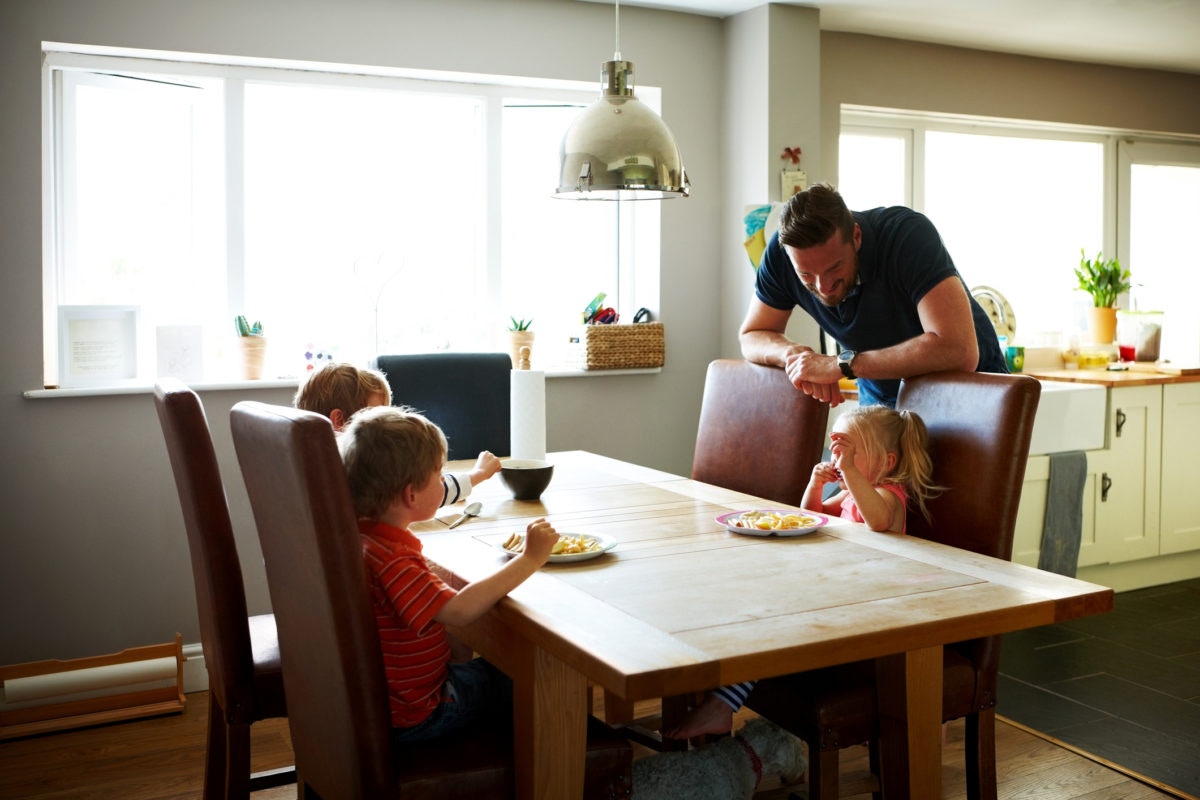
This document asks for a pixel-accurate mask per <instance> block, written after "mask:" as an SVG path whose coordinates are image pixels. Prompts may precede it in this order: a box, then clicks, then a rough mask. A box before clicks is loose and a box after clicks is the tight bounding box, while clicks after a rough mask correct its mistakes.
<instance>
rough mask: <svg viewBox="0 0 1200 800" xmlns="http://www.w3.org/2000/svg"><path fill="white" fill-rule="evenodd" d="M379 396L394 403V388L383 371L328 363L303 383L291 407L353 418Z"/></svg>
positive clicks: (387, 402) (326, 415)
mask: <svg viewBox="0 0 1200 800" xmlns="http://www.w3.org/2000/svg"><path fill="white" fill-rule="evenodd" d="M377 394H382V395H383V396H384V397H385V398H387V400H386V403H385V404H389V405H390V404H391V402H392V387H391V386H389V385H388V382H387V378H385V377H384V375H383V373H382V372H378V371H376V370H373V369H361V368H359V367H356V366H354V365H353V364H326V365H325V366H323V367H321V368H319V369H317V370H316V371H315V372H313V373H312V374H311V375H309V376H308V379H307V380H305V381H304V383H302V384H300V388H299V389H297V390H296V397H295V399H294V400H293V401H292V405H294V406H295V407H296V408H302V409H304V410H305V411H315V412H316V413H318V414H320V415H321V416H323V417H328V416H331V415H332V414H333V412H334V410H335V409H336V410H339V411H341V412H342V413H343V414H345V415H346V416H347V417H350V416H351V415H352V414H354V412H356V411H358V410H359V409H361V408H366V407H367V404H368V403H369V402H370V401H371V397H372V395H377Z"/></svg>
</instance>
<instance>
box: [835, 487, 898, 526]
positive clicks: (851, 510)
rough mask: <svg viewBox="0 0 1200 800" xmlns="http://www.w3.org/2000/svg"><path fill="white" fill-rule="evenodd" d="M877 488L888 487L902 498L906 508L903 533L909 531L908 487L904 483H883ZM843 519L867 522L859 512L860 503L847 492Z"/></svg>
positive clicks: (843, 503) (843, 507)
mask: <svg viewBox="0 0 1200 800" xmlns="http://www.w3.org/2000/svg"><path fill="white" fill-rule="evenodd" d="M877 488H880V489H887V490H888V491H889V492H891V493H892V494H894V495H896V497H899V498H900V506H901V508H903V509H904V527H903V528H901V529H900V532H901V533H908V489H906V488H904V484H902V483H881V484H880V485H879V486H878V487H877ZM842 519H850V520H854V521H855V522H865V521H866V520H864V519H863V518H862V514H860V513H858V503H856V502H854V497H853V496H852V495H850V494H847V495H846V497H845V498H844V499H843V500H842Z"/></svg>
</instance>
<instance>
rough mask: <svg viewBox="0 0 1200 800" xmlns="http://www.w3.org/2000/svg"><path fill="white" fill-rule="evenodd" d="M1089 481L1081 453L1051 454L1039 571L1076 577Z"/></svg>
mask: <svg viewBox="0 0 1200 800" xmlns="http://www.w3.org/2000/svg"><path fill="white" fill-rule="evenodd" d="M1086 480H1087V454H1086V453H1084V452H1083V451H1082V450H1072V451H1069V452H1065V453H1051V454H1050V478H1049V480H1048V481H1047V485H1046V516H1045V517H1044V518H1043V521H1042V553H1041V556H1040V557H1039V558H1038V569H1043V570H1046V571H1047V572H1056V573H1058V574H1059V575H1066V576H1068V577H1071V578H1074V577H1075V569H1076V567H1077V566H1078V565H1079V540H1080V539H1081V538H1082V536H1083V485H1084V482H1085V481H1086Z"/></svg>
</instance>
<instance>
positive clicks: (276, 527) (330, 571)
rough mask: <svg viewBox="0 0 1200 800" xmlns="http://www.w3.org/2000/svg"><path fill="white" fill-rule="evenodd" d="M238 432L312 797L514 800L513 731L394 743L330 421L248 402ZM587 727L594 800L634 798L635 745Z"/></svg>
mask: <svg viewBox="0 0 1200 800" xmlns="http://www.w3.org/2000/svg"><path fill="white" fill-rule="evenodd" d="M231 424H232V427H233V440H234V447H235V449H236V450H237V454H238V461H239V463H240V465H241V469H242V476H243V477H244V479H245V481H246V488H247V489H248V491H249V495H250V504H251V507H252V508H253V510H254V518H255V520H256V522H257V524H258V535H259V539H260V541H261V542H262V548H263V556H264V558H265V560H266V569H267V587H268V589H269V590H270V593H271V603H272V605H273V606H274V608H275V615H276V619H277V620H278V623H279V644H280V648H281V651H282V654H283V679H284V684H285V686H286V688H287V695H288V725H289V727H290V729H291V733H292V746H293V749H294V750H295V754H296V767H297V771H298V773H299V778H300V792H301V796H303V797H306V798H310V799H311V798H326V799H327V800H332V799H333V798H337V800H353V798H362V800H379V799H380V798H386V797H403V798H405V800H421V799H422V798H429V799H430V800H434V799H436V800H453V798H463V800H467V798H470V799H471V800H477V798H493V797H494V798H509V797H512V795H513V793H514V791H515V790H514V783H513V781H514V776H513V755H512V731H511V730H510V729H507V728H506V729H505V730H501V731H495V730H487V729H477V730H471V731H469V732H466V733H464V734H462V735H460V736H455V737H451V738H446V739H441V740H436V741H433V742H426V743H420V744H405V745H402V746H400V747H396V748H394V747H393V744H392V737H391V720H390V714H389V710H388V699H387V686H386V680H385V677H384V670H383V656H382V653H381V650H380V645H379V635H378V631H377V630H376V627H375V617H374V614H373V613H372V610H371V602H370V598H369V595H368V590H367V582H366V577H365V574H364V566H363V559H362V544H361V540H360V537H359V535H358V529H357V524H356V520H355V515H354V507H353V503H352V501H351V499H350V490H349V487H348V486H347V484H346V478H345V473H344V472H343V470H342V462H341V459H340V457H339V455H338V450H337V445H336V444H335V442H334V435H333V428H332V426H331V425H330V423H329V420H327V419H326V418H325V417H322V416H320V415H318V414H312V413H309V412H305V411H300V410H297V409H293V408H288V407H284V406H270V405H264V404H262V403H254V402H246V401H244V402H241V403H238V404H237V405H236V406H235V407H234V408H233V411H232V413H231ZM589 723H590V724H591V726H592V727H590V728H589V736H588V754H587V761H586V786H585V796H586V797H590V798H609V797H625V796H628V794H629V793H630V790H631V786H632V784H631V781H632V748H631V747H630V745H629V743H628V742H627V741H625V739H624V738H623V737H621V736H619V735H618V734H616V733H614V732H613V731H611V730H609V729H608V728H607V726H604V725H602V724H600V723H598V722H596V721H594V720H589Z"/></svg>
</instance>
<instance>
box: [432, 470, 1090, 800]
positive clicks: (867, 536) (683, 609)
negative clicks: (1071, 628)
mask: <svg viewBox="0 0 1200 800" xmlns="http://www.w3.org/2000/svg"><path fill="white" fill-rule="evenodd" d="M547 458H548V460H549V461H551V462H552V463H553V464H554V475H553V479H552V481H551V483H550V485H549V487H548V488H547V489H546V490H545V492H544V493H543V494H542V496H541V498H540V499H539V500H535V501H518V500H514V499H512V495H511V493H510V492H509V491H508V489H507V488H506V487H505V486H504V485H503V483H502V482H501V480H500V477H499V476H497V477H495V478H492V479H490V480H488V481H486V482H484V483H482V484H480V485H479V486H477V487H475V489H474V491H473V492H472V495H471V498H470V499H471V500H479V501H481V502H482V504H483V508H482V511H481V513H480V514H479V516H478V517H477V518H473V519H471V520H469V521H468V522H466V523H465V524H463V525H461V526H460V527H458V528H455V529H454V530H447V526H448V524H449V523H450V522H451V521H452V520H453V519H455V518H456V517H457V516H458V514H459V511H460V508H461V507H457V508H449V509H443V511H442V512H441V513H440V514H439V516H438V518H437V519H435V520H430V521H428V522H425V523H421V524H419V525H416V526H414V528H413V530H414V531H415V532H416V533H417V534H418V535H419V536H420V538H421V540H422V542H423V545H424V551H425V555H426V558H427V559H428V560H429V561H430V562H431V563H432V564H433V565H434V566H435V569H437V570H438V571H439V572H440V573H441V574H442V575H443V577H444V578H445V579H446V580H448V581H449V582H450V583H451V584H452V585H455V586H462V585H463V584H465V583H467V582H470V581H472V580H476V579H478V578H480V577H482V576H484V575H487V574H490V573H491V572H493V571H494V570H496V569H497V568H498V567H499V566H500V565H501V564H502V563H504V561H505V560H506V559H508V558H509V557H510V556H509V555H508V554H507V552H506V551H504V550H503V549H502V548H501V544H502V543H503V542H504V540H505V539H507V538H508V536H509V535H510V534H512V533H514V532H523V531H524V528H525V526H526V524H527V523H528V522H530V521H532V520H534V519H537V518H538V517H545V518H547V519H548V520H550V521H551V523H552V524H553V525H554V526H555V528H556V529H557V530H558V531H559V533H560V534H590V535H594V536H601V537H605V538H606V539H608V540H611V541H613V542H615V546H614V547H613V549H612V550H610V551H609V552H606V553H604V554H603V555H600V556H598V557H595V558H592V559H589V560H583V561H575V562H571V563H558V564H547V565H546V566H544V567H543V568H542V569H540V570H539V571H538V572H537V573H536V574H535V575H534V576H533V577H531V578H530V579H529V580H527V581H526V582H525V583H523V584H522V585H521V586H519V587H518V588H517V589H515V590H514V591H513V592H512V593H511V594H510V595H509V596H508V597H507V598H505V599H504V600H502V601H501V602H500V603H499V604H497V605H496V607H495V608H494V609H492V610H491V611H490V612H488V613H487V614H486V615H485V616H484V617H483V618H481V619H480V620H478V621H477V622H475V623H473V624H471V625H469V626H466V627H464V628H456V629H454V630H453V632H454V633H455V634H456V635H457V636H459V637H460V638H461V639H463V640H464V641H465V642H467V643H468V644H469V645H471V646H472V647H473V648H474V649H475V651H476V652H477V653H479V654H481V655H482V656H484V657H486V658H487V659H489V660H490V661H492V662H493V663H495V664H496V665H497V666H498V667H500V668H501V669H503V670H504V671H505V672H506V673H507V674H508V675H509V676H510V677H511V678H512V679H513V692H514V736H515V757H516V782H517V787H516V788H517V796H518V797H521V798H539V799H540V800H565V799H566V798H578V797H582V794H583V780H584V753H585V747H586V726H587V713H588V708H589V703H588V699H589V696H590V692H591V687H592V686H598V687H602V688H603V689H604V690H605V692H606V693H607V694H608V695H611V696H612V697H614V698H617V699H620V700H623V701H625V702H627V703H633V702H635V701H639V700H650V699H657V698H663V697H675V696H680V695H685V694H688V693H694V692H701V691H705V690H709V689H713V688H715V687H718V686H722V685H725V684H729V683H734V682H738V681H746V680H753V679H761V678H768V677H774V676H778V675H785V674H788V673H792V672H798V671H802V670H810V669H816V668H818V667H826V666H831V665H836V664H842V663H848V662H851V661H858V660H861V659H868V658H869V659H877V660H878V661H877V663H879V664H880V665H881V669H880V670H878V672H879V674H881V675H884V674H886V675H888V676H891V677H890V679H889V680H888V681H886V682H885V683H883V684H881V685H880V687H879V691H880V710H881V715H885V716H886V717H887V720H886V721H887V723H888V724H887V727H886V728H884V729H883V731H884V732H883V734H882V735H881V746H882V747H883V748H885V749H884V754H885V755H884V758H885V761H884V764H885V768H886V765H887V764H888V763H897V762H894V761H892V759H899V760H900V762H903V763H904V764H906V765H907V768H908V769H907V773H908V774H907V777H906V779H905V780H904V781H903V786H905V787H907V789H908V791H907V795H908V796H911V797H940V796H941V792H940V786H941V735H940V733H941V721H942V720H941V696H942V690H941V681H942V646H943V645H945V644H947V643H951V642H956V641H961V640H965V639H971V638H975V637H979V636H990V635H994V634H1003V633H1008V632H1011V631H1016V630H1020V629H1024V628H1032V627H1036V626H1039V625H1046V624H1050V623H1055V622H1061V621H1063V620H1068V619H1074V618H1077V617H1083V616H1087V615H1090V614H1097V613H1102V612H1105V611H1108V610H1110V609H1111V608H1112V606H1113V592H1112V590H1111V589H1109V588H1107V587H1104V586H1099V585H1096V584H1091V583H1087V582H1084V581H1080V580H1076V579H1073V578H1067V577H1063V576H1060V575H1056V574H1052V573H1048V572H1043V571H1040V570H1037V569H1033V568H1030V567H1026V566H1022V565H1019V564H1013V563H1010V562H1007V561H1000V560H998V559H994V558H989V557H986V556H980V555H976V554H974V553H971V552H968V551H965V550H959V549H957V548H953V547H948V546H945V545H942V544H938V543H935V542H930V541H926V540H923V539H919V538H916V537H912V536H904V535H897V534H886V533H874V532H872V531H871V530H869V529H868V528H867V527H865V526H863V525H859V524H855V523H851V522H848V521H844V520H840V519H838V520H830V521H829V524H827V525H825V526H823V527H821V528H819V529H817V530H816V531H813V532H811V533H806V534H804V535H799V536H791V537H776V536H770V537H763V536H753V535H743V534H738V533H733V532H730V531H729V530H727V529H726V528H725V526H723V525H722V524H720V523H719V522H718V521H717V519H716V518H717V517H718V516H719V515H721V514H724V513H726V512H729V511H733V510H749V509H773V508H783V509H786V508H788V507H787V506H780V505H779V504H776V503H772V502H770V501H767V500H764V499H762V498H758V497H754V496H752V495H746V494H742V493H739V492H734V491H730V490H727V489H723V488H720V487H717V486H713V485H710V484H705V483H701V482H699V481H693V480H690V479H688V478H684V477H680V476H678V475H673V474H670V473H667V472H662V471H659V470H655V469H650V468H646V467H640V466H637V465H634V464H629V463H626V462H622V461H618V460H615V459H612V458H608V457H604V456H600V455H596V454H594V453H588V452H582V451H569V452H560V453H551V454H550V455H549V456H548V457H547ZM456 466H469V464H468V463H466V462H464V463H463V464H459V465H456V464H454V463H452V464H451V465H450V466H449V467H448V468H450V469H453V468H455V467H456Z"/></svg>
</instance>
